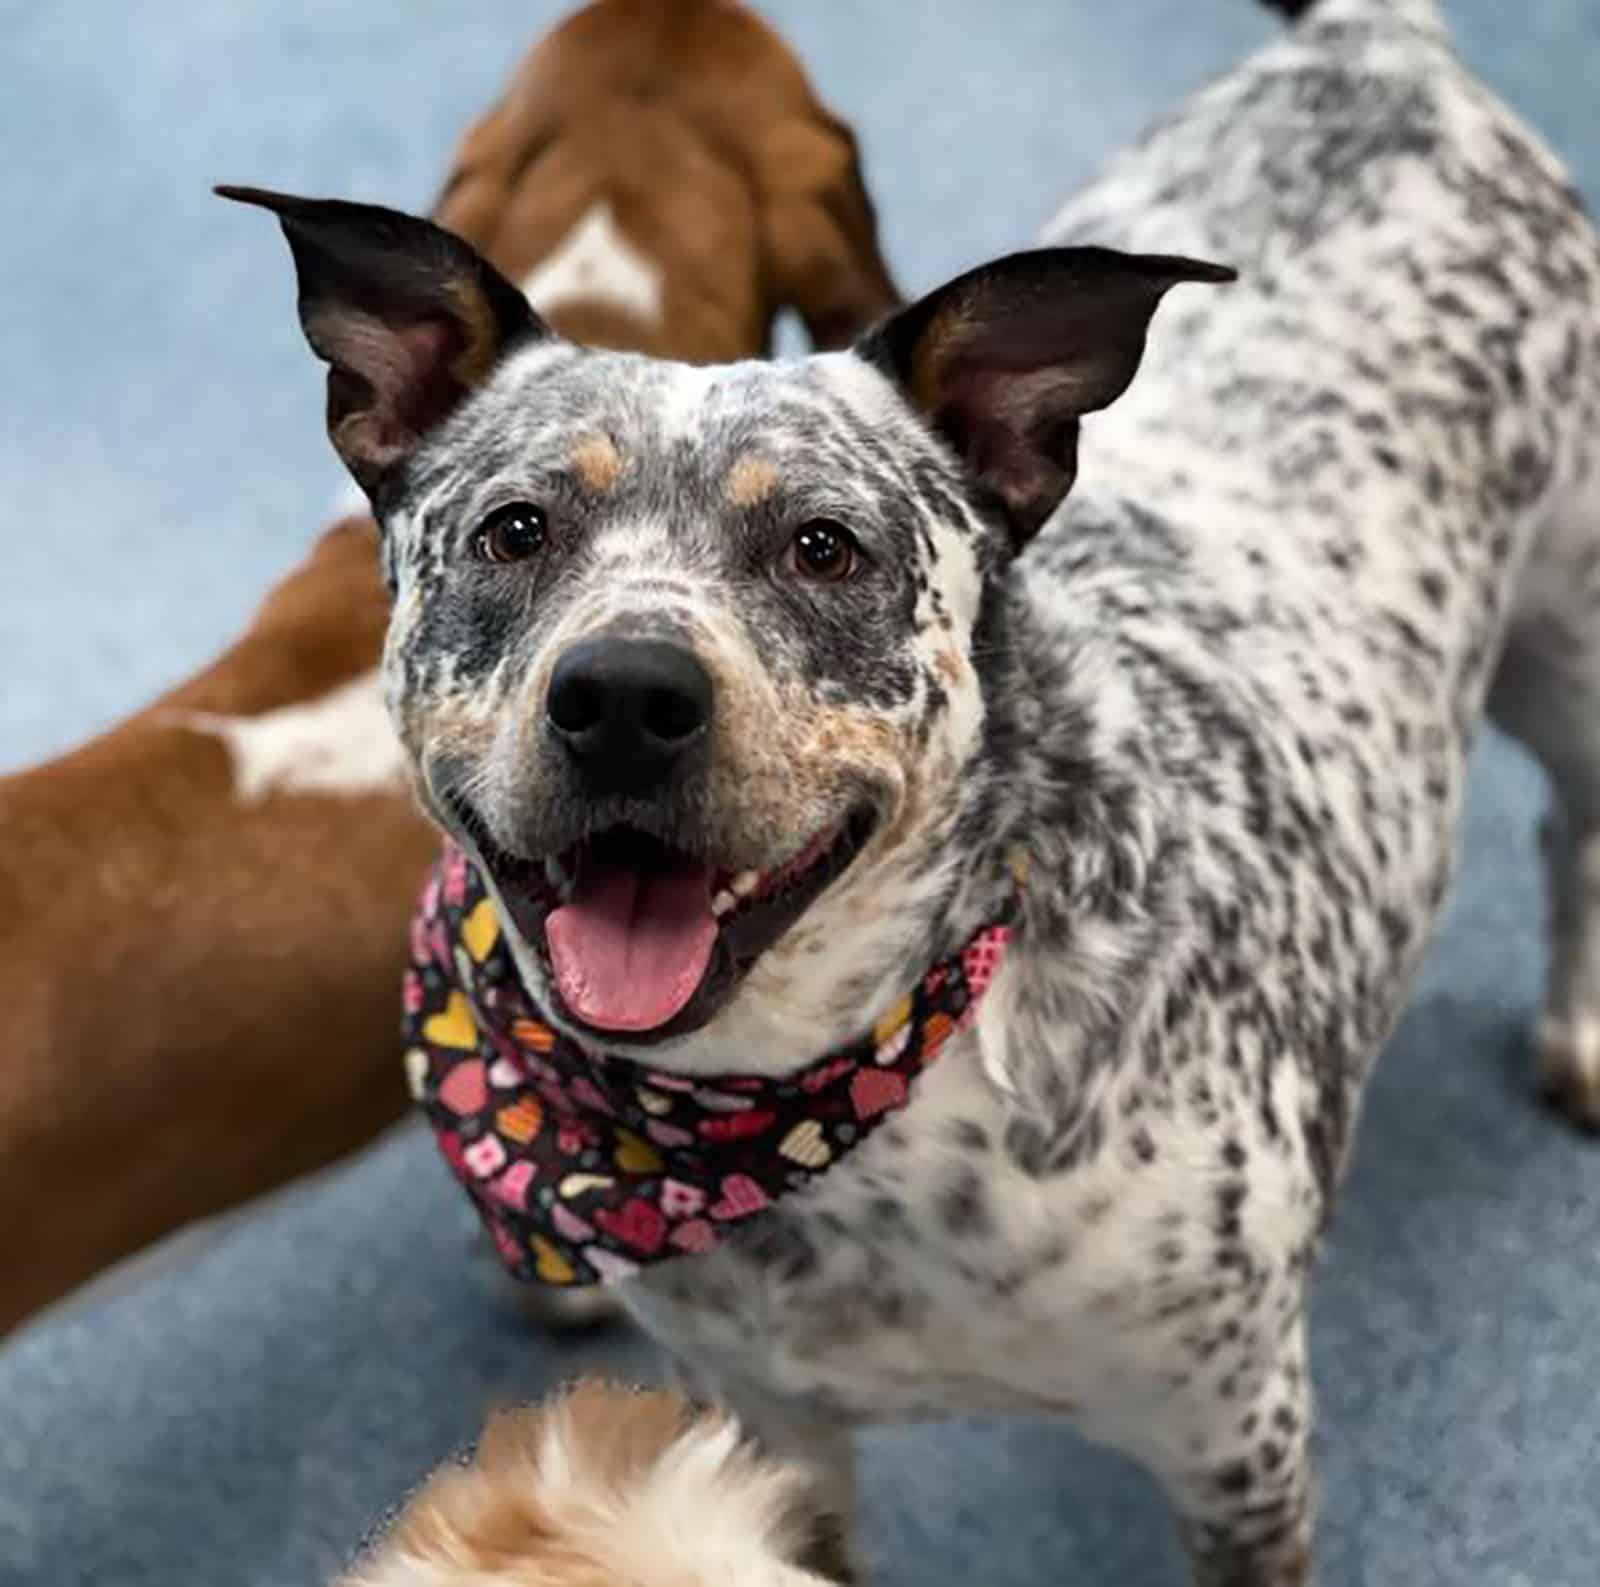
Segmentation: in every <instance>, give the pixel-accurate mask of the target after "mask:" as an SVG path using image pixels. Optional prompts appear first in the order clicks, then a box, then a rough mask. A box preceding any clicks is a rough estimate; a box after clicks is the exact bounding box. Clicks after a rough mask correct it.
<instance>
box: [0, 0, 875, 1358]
mask: <svg viewBox="0 0 1600 1587" xmlns="http://www.w3.org/2000/svg"><path fill="white" fill-rule="evenodd" d="M435 216H436V218H437V219H438V220H439V221H440V222H441V223H442V224H444V225H446V226H448V227H450V228H452V229H453V230H455V231H457V232H459V233H460V234H462V235H463V236H465V237H467V238H468V239H469V240H470V241H472V242H473V243H474V244H475V245H476V246H477V247H479V248H480V249H481V250H483V251H484V252H485V253H486V254H487V255H488V256H489V257H490V258H491V259H493V260H494V261H495V263H496V264H497V265H498V266H499V267H500V268H501V269H502V270H504V271H506V272H507V273H508V274H510V275H511V276H512V277H513V278H514V279H515V280H517V281H518V282H520V283H522V284H523V285H524V286H525V288H526V290H527V291H528V292H529V293H530V295H531V296H532V297H533V298H534V299H535V300H536V301H537V302H538V304H539V307H540V309H541V311H542V312H543V313H544V314H545V315H546V316H547V317H548V318H549V319H550V320H551V322H552V323H554V324H556V325H558V326H560V327H561V328H562V330H563V331H564V332H565V333H566V334H568V335H570V336H573V337H575V338H581V339H582V340H583V341H585V342H588V343H592V344H600V345H604V346H609V347H615V348H623V349H632V350H636V351H640V352H648V353H651V354H653V355H656V356H661V357H671V358H676V359H682V360H687V361H689V362H703V363H710V362H720V361H724V360H727V359H732V358H740V357H752V356H757V355H759V354H761V353H763V352H764V351H766V350H767V348H768V345H769V338H770V335H771V331H772V327H773V323H774V319H775V317H776V315H777V313H778V312H779V311H780V310H781V309H783V308H785V307H792V308H794V309H796V310H797V311H798V312H799V314H800V316H801V318H802V319H803V320H804V321H805V323H806V325H807V327H808V329H809V330H810V332H811V335H812V337H813V339H814V340H816V341H817V342H818V343H819V344H820V345H825V346H832V345H838V344H840V343H842V342H844V341H846V340H848V339H849V337H850V336H852V335H853V334H854V333H855V332H856V331H858V330H859V329H860V328H861V327H862V326H863V324H864V323H866V322H867V321H869V320H870V319H872V318H874V317H876V316H877V315H878V314H880V313H882V312H883V311H884V310H886V309H887V308H889V307H890V306H891V305H892V304H893V302H894V301H895V291H894V287H893V285H892V283H891V281H890V278H889V275H888V272H887V271H886V269H885V267H884V264H883V261H882V259H881V257H880V254H879V250H878V245H877V240H876V230H875V223H874V217H873V211H872V206H871V204H870V202H869V200H868V198H867V195H866V192H865V189H864V188H863V186H862V182H861V178H860V174H859V170H858V167H857V160H856V150H855V143H854V140H853V138H852V136H851V134H850V132H849V130H848V128H846V127H845V126H844V125H843V124H842V123H840V122H839V121H837V120H836V119H835V118H834V117H833V116H831V115H830V114H829V113H828V112H827V111H826V110H825V109H824V108H823V106H822V105H821V104H820V103H819V102H818V100H817V98H816V97H815V95H814V94H813V92H812V90H811V87H810V85H809V83H808V82H807V79H806V76H805V73H804V71H803V70H802V68H801V67H800V66H799V64H798V63H797V62H796V60H795V58H794V57H793V55H792V54H791V53H790V52H789V50H788V48H787V47H786V46H785V45H784V43H783V42H782V40H781V39H779V38H778V37H777V36H776V35H775V34H774V33H773V32H772V31H771V30H770V29H769V28H768V27H766V26H765V25H764V24H763V23H762V22H760V21H759V20H758V19H757V18H756V17H755V16H754V15H753V14H752V13H750V12H749V11H747V10H744V9H743V8H742V7H740V6H737V5H735V4H732V3H729V0H675V3H673V0H600V3H598V4H595V5H591V6H589V7H587V8H586V9H584V10H582V11H580V12H578V13H577V14H576V15H574V16H573V17H572V18H570V19H569V20H568V21H567V22H566V23H565V24H563V25H562V26H561V27H559V28H558V29H556V30H555V31H554V32H553V33H551V34H550V35H549V36H547V37H546V38H545V39H544V40H543V41H542V42H541V43H540V44H539V45H538V46H537V47H536V48H535V49H534V51H533V52H532V54H531V55H530V56H529V57H528V58H527V60H526V61H525V62H524V64H523V65H522V67H521V68H520V70H519V71H518V73H517V75H516V76H515V77H514V78H513V80H512V81H511V83H510V85H509V87H508V89H507V91H506V93H505V96H504V97H503V98H502V100H501V101H500V103H499V104H498V105H497V106H495V108H494V109H493V110H491V111H490V112H489V113H488V115H486V116H485V117H484V118H483V119H482V120H481V121H480V122H479V123H478V124H477V125H476V126H475V127H474V128H473V129H472V130H471V131H470V133H469V134H468V136H467V138H466V140H465V142H464V143H463V145H462V147H461V150H460V152H459V157H458V159H457V162H456V166H455V170H454V174H453V175H452V177H451V178H450V180H449V182H448V183H447V185H446V188H445V191H444V193H443V194H442V196H441V198H440V200H439V203H438V205H437V206H436V209H435ZM374 548H375V534H374V529H373V526H372V524H371V521H370V520H369V519H367V518H365V517H357V518H350V519H346V520H344V521H342V522H340V523H338V524H337V525H335V526H334V527H333V528H331V529H330V530H328V531H327V532H326V533H325V534H324V535H323V536H322V538H321V539H320V540H319V541H318V542H317V544H316V547H315V549H314V550H313V551H312V553H311V555H310V556H309V557H308V559H307V560H306V561H305V562H304V563H303V564H302V565H301V566H300V567H298V568H297V569H296V570H295V571H294V572H293V573H291V574H290V575H289V577H288V578H286V579H285V580H284V581H283V582H282V583H281V584H280V585H279V586H278V587H277V588H276V589H275V590H274V591H273V592H272V593H271V595H270V596H269V597H268V599H267V600H266V602H265V604H264V605H263V606H262V608H261V610H260V612H259V613H258V614H257V617H256V619H255V621H254V622H253V624H252V625H251V627H250V629H249V630H248V632H247V633H246V634H245V635H244V637H243V638H242V639H241V640H240V641H239V642H238V643H237V644H236V645H234V646H233V647H232V648H231V649H230V650H228V651H227V652H226V653H225V654H224V655H223V656H222V657H221V658H220V659H219V660H218V661H216V662H215V663H214V664H213V665H212V666H210V667H209V668H207V669H206V670H205V671H203V672H202V673H200V674H199V675H198V676H196V677H195V678H193V679H191V680H190V681H188V682H187V683H185V684H183V685H182V686H180V687H179V688H178V689H176V690H175V691H173V692H172V693H171V694H170V695H168V696H166V697H165V698H164V699H162V700H160V701H158V702H156V704H154V705H153V706H151V707H150V708H148V709H146V710H144V711H141V712H139V713H138V714H136V715H135V716H133V717H131V718H130V719H129V720H127V721H126V722H124V723H122V724H121V725H120V726H118V727H116V728H115V729H113V730H112V731H110V732H108V733H106V734H104V735H103V736H101V737H99V738H97V739H95V740H93V741H92V742H91V743H89V744H87V745H85V746H83V747H82V748H80V749H78V750H76V751H74V752H73V753H71V754H68V755H66V756H63V757H62V758H60V759H58V760H55V761H53V762H50V763H49V764H46V765H43V766H39V767H37V768H34V769H31V770H28V771H25V772H22V773H20V774H18V775H14V776H11V777H9V778H6V779H4V780H0V829H3V830H4V832H5V835H6V844H5V849H4V854H3V856H0V919H3V921H4V924H3V926H0V932H3V940H0V1007H4V1008H5V1009H6V1011H7V1046H6V1062H5V1065H4V1066H3V1067H0V1205H4V1206H7V1207H27V1208H28V1209H29V1213H28V1216H27V1217H26V1218H20V1217H11V1218H7V1219H6V1220H4V1225H3V1227H0V1273H3V1274H4V1275H5V1278H4V1280H3V1281H0V1332H3V1331H4V1330H5V1329H6V1328H8V1327H10V1326H12V1325H14V1324H15V1323H17V1322H18V1321H20V1320H21V1319H22V1318H23V1317H24V1316H26V1315H27V1314H29V1313H30V1312H32V1311H34V1310H35V1309H37V1308H38V1307H40V1306H42V1305H44V1304H46V1303H48V1302H49V1301H51V1300H53V1299H55V1298H56V1297H58V1296H60V1295H62V1294H64V1293H65V1292H66V1291H68V1290H69V1289H71V1288H72V1287H74V1286H75V1285H77V1284H79V1283H80V1282H82V1281H83V1280H85V1279H86V1278H88V1277H90V1276H91V1275H92V1274H93V1273H95V1272H96V1271H97V1270H98V1269H100V1268H102V1267H104V1266H106V1265H107V1264H109V1263H111V1262H113V1261H115V1260H117V1259H118V1258H120V1257H122V1256H125V1255H127V1254H128V1253H130V1252H132V1251H134V1250H136V1249H137V1248H139V1247H140V1246H142V1245H144V1244H145V1243H147V1242H149V1241H151V1240H153V1239H155V1238H156V1237H158V1236H160V1235H162V1234H163V1233H165V1232H167V1231H169V1230H171V1229H173V1228H175V1227H177V1226H178V1225H180V1224H182V1223H185V1222H187V1221H189V1220H192V1219H196V1218H200V1217H204V1216H207V1215H210V1214H213V1213H216V1212H219V1211H221V1210H223V1209H225V1208H227V1207H229V1206H231V1205H233V1204H235V1203H237V1202H239V1201H241V1200H243V1199H244V1198H246V1197H248V1196H250V1195H252V1194H255V1193H257V1192H260V1191H263V1190H266V1189H268V1188H270V1187H272V1186H274V1185H276V1184H278V1183H281V1182H283V1181H285V1180H287V1179H289V1178H291V1177H293V1176H295V1175H297V1174H299V1173H302V1172H304V1171H306V1170H309V1169H311V1168H313V1167H315V1166H317V1165H319V1164H321V1163H324V1162H326V1161H328V1160H330V1159H332V1158H333V1157H335V1156H337V1155H338V1154H340V1153H342V1152H344V1151H347V1150H349V1149H351V1148H353V1147H355V1146H357V1145H359V1144H361V1143H362V1142H363V1141H365V1140H367V1139H368V1138H369V1137H370V1136H372V1135H373V1134H374V1133H375V1132H376V1131H377V1130H378V1129H379V1128H380V1127H382V1126H383V1125H385V1124H386V1123H388V1122H389V1121H390V1120H391V1119H393V1118H395V1117H397V1116H398V1115H399V1114H400V1113H401V1111H402V1110H403V1108H404V1106H405V1104H406V1096H405V1091H404V1086H403V1083H402V1078H401V1073H400V1066H399V1044H398V1037H397V1033H396V1024H397V1012H396V1010H397V1002H396V998H397V992H396V988H397V985H398V980H399V974H400V969H401V966H402V962H403V944H404V941H405V932H406V922H407V917H408V915H409V913H410V910H411V907H412V905H413V903H414V900H415V894H416V890H417V887H418V885H419V883H420V880H421V877H422V873H423V871H424V868H425V866H426V864H427V861H428V859H429V857H430V856H431V854H432V852H433V849H434V843H435V839H434V838H433V836H432V835H431V832H430V829H429V828H428V827H427V826H426V825H425V823H424V822H423V821H422V819H421V818H420V816H418V815H416V814H415V813H414V811H413V807H412V802H411V798H410V796H409V794H408V793H407V792H406V791H405V783H404V780H403V776H402V770H401V758H400V755H399V751H398V747H397V746H396V744H395V742H394V740H393V737H392V735H391V732H390V729H389V727H388V725H387V723H386V721H385V718H384V714H383V709H382V704H381V700H380V698H379V692H378V685H377V674H376V667H377V662H378V654H379V647H380V643H381V639H382V634H383V629H384V624H385V620H386V615H387V602H386V598H385V595H384V591H383V588H382V584H381V581H380V578H379V573H378V568H377V563H376V558H375V549H374Z"/></svg>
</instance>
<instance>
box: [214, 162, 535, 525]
mask: <svg viewBox="0 0 1600 1587" xmlns="http://www.w3.org/2000/svg"><path fill="white" fill-rule="evenodd" d="M216 191H217V193H218V194H219V195H220V196H221V197H223V198H231V199H237V200H238V201H239V202H241V203H245V204H258V205H260V206H261V208H263V209H269V210H271V211H272V212H273V214H275V215H276V216H277V217H278V220H279V223H280V224H281V225H282V227H283V233H284V236H285V237H287V238H288V240H289V248H290V251H291V252H292V253H293V255H294V263H295V271H296V273H297V275H298V277H299V308H300V325H301V328H302V329H303V330H304V331H305V335H306V340H307V341H308V342H310V344H311V349H312V351H313V352H314V353H316V355H317V357H318V358H320V359H322V360H323V362H324V363H326V364H327V365H328V436H329V438H330V439H331V440H332V442H333V445H334V449H335V450H336V451H337V452H338V454H339V456H340V457H342V458H343V459H344V462H345V466H346V467H347V468H348V469H349V470H350V472H351V474H353V475H354V476H355V479H356V482H357V484H359V485H360V486H361V488H362V489H363V490H365V491H366V493H367V495H368V497H369V498H371V499H373V500H374V501H376V498H377V496H378V494H379V491H380V489H381V487H382V484H383V481H384V480H385V479H386V478H388V477H390V471H391V470H392V469H393V468H394V467H395V465H396V464H397V463H400V462H401V461H403V460H404V458H405V457H406V456H407V454H408V453H410V451H411V450H412V448H413V447H415V446H416V444H417V442H418V441H420V440H421V439H422V437H423V436H425V435H426V434H427V433H428V431H429V430H431V429H432V428H433V427H434V426H435V425H436V424H438V423H439V422H440V421H441V420H442V419H444V418H445V417H446V416H447V415H448V414H449V413H450V411H451V410H452V409H453V408H454V407H455V406H456V404H457V403H459V402H460V401H461V399H462V398H463V397H464V396H466V394H467V393H468V392H469V391H471V390H472V389H473V388H474V387H476V386H478V385H481V384H482V383H483V381H484V380H485V379H486V378H487V377H488V375H489V373H490V371H491V370H492V369H493V368H494V367H495V365H496V364H498V363H499V361H500V360H501V359H502V358H503V357H505V355H506V354H507V353H509V352H510V351H511V350H512V349H513V348H515V347H517V346H519V345H521V344H522V343H525V342H528V341H531V340H535V339H538V338H541V337H546V336H549V335H551V334H552V333H551V331H550V330H549V328H548V327H547V326H546V325H545V324H544V322H543V321H542V320H541V319H540V318H539V317H538V315H536V314H535V313H534V312H533V309H532V308H531V307H530V306H529V304H528V300H527V298H526V297H524V296H523V294H522V293H521V292H519V291H518V290H517V289H516V287H514V286H512V284H511V283H510V282H509V281H507V280H506V278H505V277H504V276H502V275H501V274H500V273H499V271H497V270H496V269H495V268H494V266H493V265H491V264H490V263H489V262H488V261H487V260H486V259H484V258H483V257H482V256H481V255H479V254H478V253H477V252H476V251H475V250H474V249H473V248H471V247H470V246H469V245H468V244H466V243H465V242H463V241H462V240H461V239H460V238H459V237H456V236H453V235H452V234H451V233H450V232H447V231H445V230H444V229H443V228H442V227H439V226H435V225H434V224H433V223H432V222H431V221H426V220H419V219H417V218H416V217H415V216H413V215H405V214H402V213H400V211H398V210H392V209H383V208H380V207H379V206H377V205H375V204H347V203H344V202H342V201H340V200H337V199H313V198H292V197H290V196H289V195H287V194H284V193H270V192H266V191H264V190H263V189H261V188H254V187H219V188H217V190H216Z"/></svg>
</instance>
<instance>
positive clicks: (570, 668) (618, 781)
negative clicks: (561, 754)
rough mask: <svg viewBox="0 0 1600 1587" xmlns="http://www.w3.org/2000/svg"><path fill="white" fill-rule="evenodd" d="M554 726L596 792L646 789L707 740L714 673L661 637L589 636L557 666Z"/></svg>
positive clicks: (550, 714) (550, 713)
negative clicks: (687, 751)
mask: <svg viewBox="0 0 1600 1587" xmlns="http://www.w3.org/2000/svg"><path fill="white" fill-rule="evenodd" d="M545 716H546V718H547V719H548V721H549V723H550V731H551V733H552V734H554V735H555V737H556V738H557V739H558V740H559V741H560V743H561V744H562V746H563V747H564V748H565V749H566V751H567V753H568V754H569V755H570V756H571V757H572V759H573V760H574V761H575V762H576V763H577V765H578V767H579V769H580V770H581V771H582V773H583V776H584V780H585V781H586V782H587V783H588V785H589V786H590V787H591V788H593V789H594V790H595V792H597V793H641V792H644V791H646V790H647V789H649V788H651V787H653V786H654V785H655V784H656V783H658V782H660V781H661V780H662V779H663V778H664V777H665V776H666V775H667V773H668V772H669V771H671V770H672V768H673V767H674V766H675V765H676V764H677V763H678V761H679V760H680V759H681V758H682V757H683V754H684V752H685V751H686V750H688V749H690V748H692V747H693V746H694V745H695V744H697V743H698V742H699V741H700V740H701V739H702V738H704V737H705V733H706V728H707V727H708V726H709V725H710V722H711V675H710V674H709V673H708V672H707V671H706V669H705V668H704V667H702V666H701V665H700V663H699V661H697V660H696V659H695V656H694V653H693V652H692V651H690V650H686V649H685V648H684V647H683V646H682V645H674V644H672V643H670V642H669V641H667V640H662V639H585V640H582V641H580V642H579V643H578V644H576V645H574V646H573V647H572V648H571V649H570V650H569V651H567V652H566V654H565V655H563V656H562V657H561V659H560V660H559V661H558V662H557V663H556V667H555V671H554V672H553V673H552V674H551V676H550V692H549V694H548V696H547V697H546V699H545Z"/></svg>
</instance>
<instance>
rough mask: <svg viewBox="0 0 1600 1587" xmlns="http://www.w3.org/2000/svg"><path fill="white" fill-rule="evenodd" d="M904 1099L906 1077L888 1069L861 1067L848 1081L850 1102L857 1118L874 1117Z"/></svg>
mask: <svg viewBox="0 0 1600 1587" xmlns="http://www.w3.org/2000/svg"><path fill="white" fill-rule="evenodd" d="M905 1099H906V1077H905V1076H904V1075H902V1074H896V1073H895V1072H894V1071H893V1070H890V1069H863V1070H862V1071H861V1072H860V1073H859V1074H858V1075H857V1076H856V1077H855V1079H854V1080H852V1081H851V1082H850V1102H851V1105H852V1106H853V1107H854V1108H855V1110H856V1117H857V1118H858V1119H870V1118H875V1117H876V1116H877V1115H878V1114H880V1113H882V1112H883V1111H884V1110H885V1109H886V1108H897V1107H899V1106H900V1104H901V1103H902V1102H904V1101H905Z"/></svg>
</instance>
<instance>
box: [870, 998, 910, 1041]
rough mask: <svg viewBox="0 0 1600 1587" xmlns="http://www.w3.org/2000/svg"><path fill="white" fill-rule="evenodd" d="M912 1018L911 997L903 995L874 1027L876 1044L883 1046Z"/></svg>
mask: <svg viewBox="0 0 1600 1587" xmlns="http://www.w3.org/2000/svg"><path fill="white" fill-rule="evenodd" d="M910 1018H911V999H910V998H909V997H903V998H901V999H900V1001H899V1002H898V1003H896V1004H895V1005H894V1007H893V1008H891V1009H889V1010H888V1011H887V1012H886V1013H885V1014H884V1015H883V1017H882V1018H881V1019H879V1021H878V1023H877V1024H876V1025H874V1026H873V1027H872V1040H873V1044H874V1045H875V1046H878V1047H881V1046H883V1044H884V1043H885V1042H886V1041H888V1040H889V1038H890V1037H891V1036H893V1035H895V1034H896V1033H897V1032H898V1031H899V1029H900V1027H901V1026H902V1025H904V1024H905V1023H906V1021H907V1020H908V1019H910Z"/></svg>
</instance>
